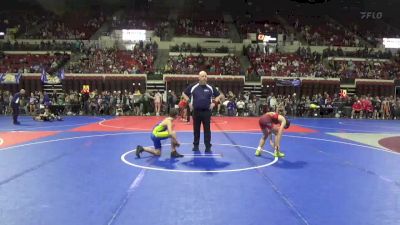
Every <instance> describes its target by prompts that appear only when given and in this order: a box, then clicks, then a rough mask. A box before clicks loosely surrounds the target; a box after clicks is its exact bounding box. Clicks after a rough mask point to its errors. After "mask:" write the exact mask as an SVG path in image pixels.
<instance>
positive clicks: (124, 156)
mask: <svg viewBox="0 0 400 225" xmlns="http://www.w3.org/2000/svg"><path fill="white" fill-rule="evenodd" d="M191 144H192V143H181V145H191ZM167 145H169V144H167ZM167 145H163V146H167ZM214 145H221V146H233V147H241V148H247V149H254V150H256V148H254V147H249V146H244V145H234V144H214ZM134 152H136V149H134V150H130V151H127V152H125V153H124V154H122V155H121V161H122V162H124V163H125V164H127V165H129V166H133V167H137V168H141V169H147V170H156V171H163V172H174V173H229V172H241V171H247V170H254V169H260V168H264V167H268V166H271V165H273V164H275V163H276V162H277V161H278V158H277V157H274V160H273V161H271V162H269V163H266V164H262V165H259V166H252V167H246V168H240V169H230V170H179V169H164V168H156V167H150V166H142V165H138V164H135V163H132V162H130V161H128V160H127V159H126V156H127V155H129V154H132V153H134ZM263 152H265V153H268V154H270V155H272V156H273V155H274V153H272V152H269V151H266V150H263Z"/></svg>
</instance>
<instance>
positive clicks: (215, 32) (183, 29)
mask: <svg viewBox="0 0 400 225" xmlns="http://www.w3.org/2000/svg"><path fill="white" fill-rule="evenodd" d="M175 34H176V35H177V36H195V37H214V38H226V37H227V36H228V25H227V24H225V22H224V20H223V19H222V18H220V19H192V18H179V19H178V21H177V24H176V27H175Z"/></svg>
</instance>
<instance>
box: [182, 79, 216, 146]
mask: <svg viewBox="0 0 400 225" xmlns="http://www.w3.org/2000/svg"><path fill="white" fill-rule="evenodd" d="M183 97H184V98H185V99H186V100H188V102H190V108H191V109H192V110H193V114H192V116H193V135H194V140H193V151H199V141H200V125H201V123H203V129H204V145H205V146H206V150H205V152H207V153H209V152H211V129H210V120H211V112H212V109H213V108H214V106H215V104H214V103H212V99H213V97H215V101H216V102H218V101H219V99H220V98H221V94H220V93H219V91H218V90H217V89H216V88H215V87H213V86H211V85H209V84H207V73H206V72H205V71H200V73H199V83H196V84H192V85H189V86H188V87H187V88H186V90H185V91H184V92H183Z"/></svg>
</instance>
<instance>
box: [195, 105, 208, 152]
mask: <svg viewBox="0 0 400 225" xmlns="http://www.w3.org/2000/svg"><path fill="white" fill-rule="evenodd" d="M210 121H211V110H196V109H195V110H193V135H194V140H193V145H194V146H198V145H199V142H200V126H201V124H202V123H203V130H204V145H205V146H206V148H211V129H210Z"/></svg>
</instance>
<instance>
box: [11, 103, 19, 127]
mask: <svg viewBox="0 0 400 225" xmlns="http://www.w3.org/2000/svg"><path fill="white" fill-rule="evenodd" d="M11 107H12V111H13V112H12V116H13V123H14V124H16V123H18V115H19V105H17V104H11Z"/></svg>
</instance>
